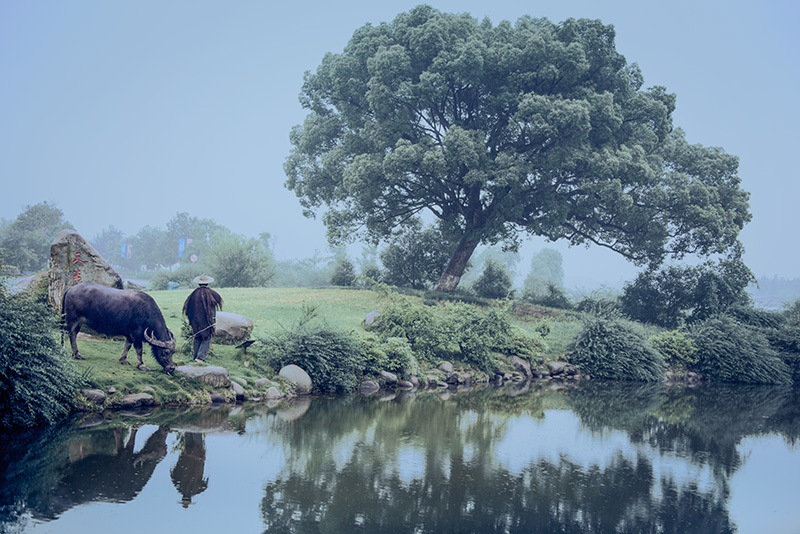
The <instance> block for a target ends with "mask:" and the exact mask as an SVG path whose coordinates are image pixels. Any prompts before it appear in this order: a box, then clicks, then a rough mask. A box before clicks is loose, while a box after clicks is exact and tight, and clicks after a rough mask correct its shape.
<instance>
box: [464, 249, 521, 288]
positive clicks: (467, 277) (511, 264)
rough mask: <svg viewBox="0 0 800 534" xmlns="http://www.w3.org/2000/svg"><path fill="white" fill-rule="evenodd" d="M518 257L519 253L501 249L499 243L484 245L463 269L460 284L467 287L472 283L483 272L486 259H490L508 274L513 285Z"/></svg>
mask: <svg viewBox="0 0 800 534" xmlns="http://www.w3.org/2000/svg"><path fill="white" fill-rule="evenodd" d="M519 259H520V256H519V253H518V252H516V251H513V250H503V248H502V247H501V246H499V245H493V246H490V247H486V248H484V249H483V250H482V251H480V252H479V253H477V254H475V255H474V256H473V258H472V260H471V261H470V266H469V268H468V269H467V270H466V271H464V276H462V277H461V285H463V286H467V287H469V286H471V285H472V284H474V283H475V281H476V280H477V279H478V277H479V276H480V275H481V274H482V273H483V271H484V269H485V268H486V263H487V262H488V261H492V262H494V264H495V265H496V266H498V267H501V268H502V269H503V270H504V271H505V272H506V273H507V274H508V276H509V278H510V280H511V283H512V285H513V282H514V278H515V277H516V273H517V264H518V263H519Z"/></svg>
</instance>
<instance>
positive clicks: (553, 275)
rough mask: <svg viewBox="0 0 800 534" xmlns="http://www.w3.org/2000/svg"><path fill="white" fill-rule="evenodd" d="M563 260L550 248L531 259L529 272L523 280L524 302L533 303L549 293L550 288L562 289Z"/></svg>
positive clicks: (557, 252)
mask: <svg viewBox="0 0 800 534" xmlns="http://www.w3.org/2000/svg"><path fill="white" fill-rule="evenodd" d="M563 263H564V260H563V259H562V257H561V253H560V252H559V251H557V250H555V249H552V248H544V249H542V250H540V251H539V252H537V253H536V254H534V256H533V258H531V271H530V273H529V274H528V276H527V277H526V278H525V285H524V289H523V291H524V294H525V295H526V297H525V298H526V300H529V301H530V302H534V299H535V298H537V297H542V296H545V295H547V294H548V293H549V292H550V286H555V287H556V288H558V289H561V290H563V288H564V267H563Z"/></svg>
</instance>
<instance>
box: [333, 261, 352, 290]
mask: <svg viewBox="0 0 800 534" xmlns="http://www.w3.org/2000/svg"><path fill="white" fill-rule="evenodd" d="M355 279H356V268H355V266H353V262H351V261H350V260H348V259H347V258H343V259H341V260H340V261H339V262H337V263H336V267H334V268H333V274H332V275H331V285H334V286H344V287H350V286H352V285H353V284H354V283H355Z"/></svg>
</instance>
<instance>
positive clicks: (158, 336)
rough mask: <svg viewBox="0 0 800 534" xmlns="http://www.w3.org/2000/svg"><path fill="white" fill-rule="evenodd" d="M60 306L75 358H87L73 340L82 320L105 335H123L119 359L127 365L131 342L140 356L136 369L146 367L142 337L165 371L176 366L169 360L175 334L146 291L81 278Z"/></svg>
mask: <svg viewBox="0 0 800 534" xmlns="http://www.w3.org/2000/svg"><path fill="white" fill-rule="evenodd" d="M63 310H64V318H65V323H66V324H65V327H66V330H67V332H68V333H69V342H70V345H72V355H73V356H74V357H75V358H76V359H78V360H85V359H86V358H84V357H83V356H81V355H80V353H79V352H78V345H77V343H76V337H77V336H78V332H80V330H81V326H83V325H84V324H85V325H88V326H89V328H92V329H93V330H95V331H97V332H99V333H101V334H105V335H107V336H119V335H122V336H125V348H123V349H122V356H121V357H120V359H119V363H121V364H123V365H130V363H129V362H128V350H129V349H130V348H131V345H133V348H134V349H135V350H136V356H138V358H139V365H138V366H137V367H138V369H140V370H142V371H149V369H148V368H147V367H146V366H145V365H144V363H143V362H142V341H147V342H148V343H150V346H151V347H152V349H153V357H155V359H156V361H158V363H160V364H161V366H162V367H163V368H164V372H165V373H167V374H171V373H172V372H173V371H174V370H175V365H174V364H173V363H172V354H173V353H174V352H175V336H173V335H172V332H170V331H169V329H168V328H167V324H166V323H165V322H164V316H163V315H162V314H161V310H159V309H158V305H157V304H156V301H155V300H153V297H151V296H150V295H148V294H147V293H143V292H142V291H135V290H133V289H124V290H123V289H113V288H110V287H106V286H102V285H100V284H95V283H94V282H81V283H80V284H78V285H76V286H73V287H71V288H69V289H68V290H67V292H66V293H65V294H64V307H63Z"/></svg>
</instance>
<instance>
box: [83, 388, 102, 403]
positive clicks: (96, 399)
mask: <svg viewBox="0 0 800 534" xmlns="http://www.w3.org/2000/svg"><path fill="white" fill-rule="evenodd" d="M81 393H82V394H83V396H84V397H86V399H87V400H88V401H89V402H91V403H94V404H103V403H104V402H105V401H106V394H105V393H103V392H102V391H100V390H99V389H82V390H81Z"/></svg>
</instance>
